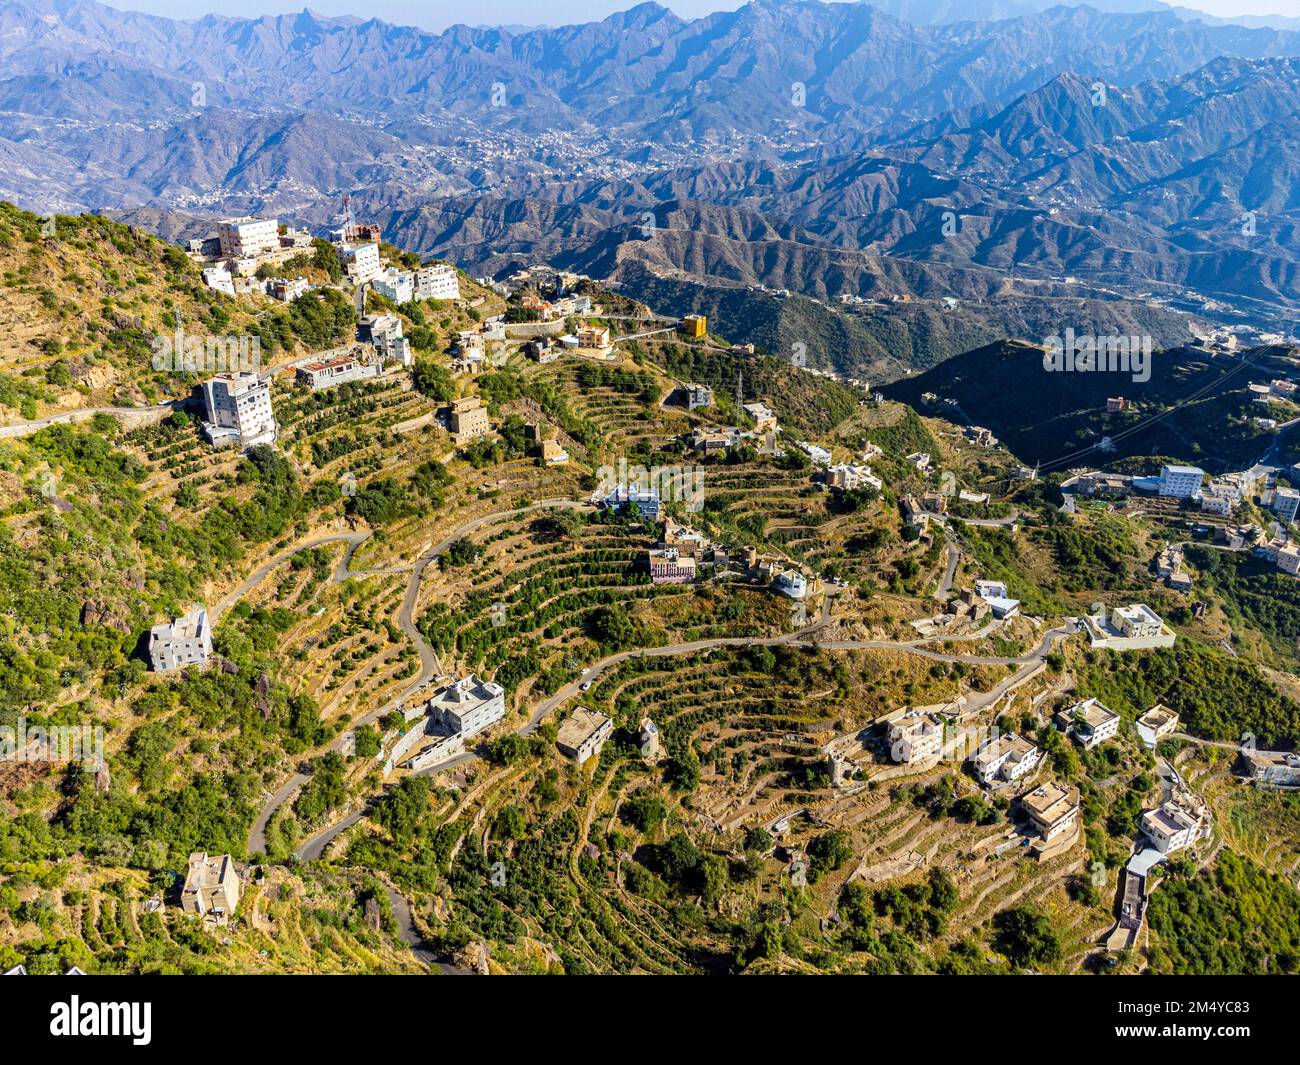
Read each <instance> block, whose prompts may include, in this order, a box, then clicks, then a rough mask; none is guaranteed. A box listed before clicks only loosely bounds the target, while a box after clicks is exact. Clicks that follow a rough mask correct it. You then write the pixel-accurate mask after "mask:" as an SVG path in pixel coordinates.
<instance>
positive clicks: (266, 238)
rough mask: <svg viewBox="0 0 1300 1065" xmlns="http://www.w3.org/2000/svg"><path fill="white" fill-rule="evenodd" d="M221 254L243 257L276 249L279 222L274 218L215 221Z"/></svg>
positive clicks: (278, 238)
mask: <svg viewBox="0 0 1300 1065" xmlns="http://www.w3.org/2000/svg"><path fill="white" fill-rule="evenodd" d="M217 240H218V241H219V243H220V246H221V254H222V255H225V256H229V257H230V258H234V259H243V258H249V257H254V256H257V255H261V254H262V253H264V252H268V251H276V250H278V249H279V247H280V223H279V222H278V221H277V220H276V219H274V218H227V219H224V220H223V221H221V222H219V223H217Z"/></svg>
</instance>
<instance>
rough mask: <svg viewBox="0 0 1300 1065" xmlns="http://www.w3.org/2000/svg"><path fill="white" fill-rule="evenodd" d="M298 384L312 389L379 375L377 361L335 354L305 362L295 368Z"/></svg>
mask: <svg viewBox="0 0 1300 1065" xmlns="http://www.w3.org/2000/svg"><path fill="white" fill-rule="evenodd" d="M295 374H296V376H297V378H298V381H299V383H300V384H305V385H307V386H308V387H309V388H311V389H312V390H313V391H316V390H317V389H321V388H331V387H333V386H334V385H342V384H346V383H347V382H349V381H360V380H361V379H362V378H366V377H377V376H379V364H378V363H370V364H367V363H363V362H361V361H360V360H359V359H357V358H356V357H355V356H353V355H335V356H334V357H332V358H329V359H321V360H317V361H313V362H305V363H303V364H302V365H300V366H298V367H297V368H296V369H295Z"/></svg>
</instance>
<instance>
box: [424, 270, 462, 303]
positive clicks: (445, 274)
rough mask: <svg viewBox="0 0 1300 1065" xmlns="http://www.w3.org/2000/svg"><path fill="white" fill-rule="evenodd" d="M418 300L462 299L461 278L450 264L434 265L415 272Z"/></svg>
mask: <svg viewBox="0 0 1300 1065" xmlns="http://www.w3.org/2000/svg"><path fill="white" fill-rule="evenodd" d="M415 298H416V299H417V300H458V299H460V277H459V275H458V274H457V273H456V268H455V267H454V266H452V265H450V264H449V263H433V264H432V265H430V266H422V267H420V269H418V270H416V271H415Z"/></svg>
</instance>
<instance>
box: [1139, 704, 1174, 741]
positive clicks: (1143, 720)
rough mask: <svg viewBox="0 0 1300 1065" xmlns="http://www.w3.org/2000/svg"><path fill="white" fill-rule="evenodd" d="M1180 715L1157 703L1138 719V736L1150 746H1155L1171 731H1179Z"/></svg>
mask: <svg viewBox="0 0 1300 1065" xmlns="http://www.w3.org/2000/svg"><path fill="white" fill-rule="evenodd" d="M1178 722H1179V717H1178V715H1177V714H1176V713H1174V712H1173V711H1172V710H1170V709H1169V707H1167V706H1165V705H1164V703H1156V705H1155V706H1153V707H1152V708H1151V709H1150V710H1148V711H1147V712H1146V713H1145V714H1143V715H1142V716H1141V717H1139V718H1138V719H1137V730H1138V736H1139V737H1141V739H1142V742H1143V743H1145V744H1146V745H1147V746H1148V747H1154V746H1155V745H1156V743H1158V742H1159V741H1160V740H1162V739H1163V738H1164V737H1165V736H1168V735H1169V734H1170V733H1172V732H1175V731H1177V729H1178Z"/></svg>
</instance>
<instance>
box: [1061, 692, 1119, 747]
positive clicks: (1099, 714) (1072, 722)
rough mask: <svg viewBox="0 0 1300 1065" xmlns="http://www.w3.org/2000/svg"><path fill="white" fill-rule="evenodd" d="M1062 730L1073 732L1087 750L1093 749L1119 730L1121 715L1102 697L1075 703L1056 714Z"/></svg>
mask: <svg viewBox="0 0 1300 1065" xmlns="http://www.w3.org/2000/svg"><path fill="white" fill-rule="evenodd" d="M1056 720H1057V725H1058V726H1059V727H1060V728H1061V730H1062V731H1069V732H1072V733H1073V735H1074V738H1075V739H1076V740H1078V741H1079V743H1080V744H1082V746H1083V747H1084V749H1085V750H1091V749H1092V748H1093V747H1096V746H1098V745H1099V744H1102V743H1105V742H1106V740H1108V739H1110V738H1111V737H1112V736H1115V735H1116V734H1117V733H1118V732H1119V723H1120V716H1119V714H1117V713H1116V712H1115V711H1114V710H1112V709H1111V708H1110V707H1108V706H1107V705H1106V704H1105V703H1103V702H1102V701H1101V700H1100V699H1087V700H1085V701H1084V702H1081V703H1075V705H1074V706H1072V707H1070V708H1069V709H1068V710H1062V711H1061V712H1060V713H1059V714H1057V715H1056Z"/></svg>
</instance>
